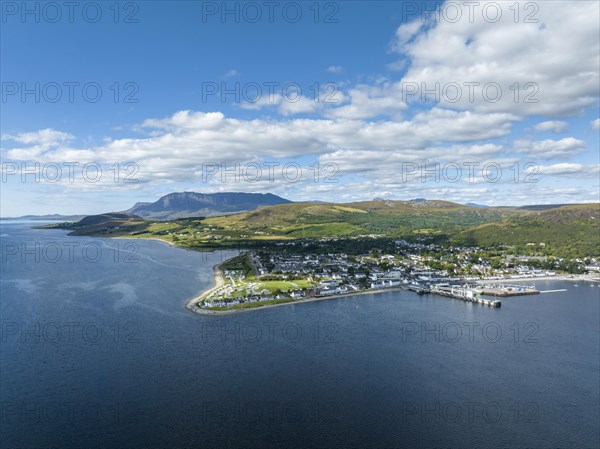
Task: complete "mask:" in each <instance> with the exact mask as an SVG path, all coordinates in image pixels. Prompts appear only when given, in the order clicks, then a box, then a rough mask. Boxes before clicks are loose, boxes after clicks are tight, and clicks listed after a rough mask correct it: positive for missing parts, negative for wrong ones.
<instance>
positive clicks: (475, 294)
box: [430, 284, 502, 307]
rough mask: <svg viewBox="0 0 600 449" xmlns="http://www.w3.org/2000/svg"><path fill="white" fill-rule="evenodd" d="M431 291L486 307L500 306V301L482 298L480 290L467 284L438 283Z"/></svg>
mask: <svg viewBox="0 0 600 449" xmlns="http://www.w3.org/2000/svg"><path fill="white" fill-rule="evenodd" d="M430 291H431V293H433V294H435V295H440V296H447V297H449V298H455V299H460V300H461V301H466V302H472V303H475V304H481V305H484V306H488V307H500V306H502V303H501V302H500V301H499V300H496V299H485V298H482V297H481V295H482V292H481V291H478V290H475V289H474V288H471V287H470V286H469V285H463V286H459V285H448V284H438V285H434V286H432V288H431V290H430Z"/></svg>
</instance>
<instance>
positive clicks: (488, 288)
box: [476, 284, 540, 297]
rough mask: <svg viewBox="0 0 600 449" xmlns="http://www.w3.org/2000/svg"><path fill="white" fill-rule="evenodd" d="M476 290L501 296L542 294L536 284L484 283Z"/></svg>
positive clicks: (484, 293) (488, 294)
mask: <svg viewBox="0 0 600 449" xmlns="http://www.w3.org/2000/svg"><path fill="white" fill-rule="evenodd" d="M476 290H477V291H481V293H482V294H483V295H487V296H500V297H508V296H524V295H539V294H540V291H539V290H536V288H535V285H511V284H484V285H479V286H477V288H476Z"/></svg>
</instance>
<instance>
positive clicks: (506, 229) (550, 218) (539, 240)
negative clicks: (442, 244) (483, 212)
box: [452, 204, 600, 257]
mask: <svg viewBox="0 0 600 449" xmlns="http://www.w3.org/2000/svg"><path fill="white" fill-rule="evenodd" d="M599 219H600V204H587V205H577V206H563V207H558V208H556V209H550V210H544V211H539V212H538V211H534V212H528V213H525V214H519V215H516V216H513V217H510V218H509V219H506V220H502V221H499V222H497V223H487V224H483V225H480V226H476V227H473V228H470V229H466V230H464V231H461V232H459V233H457V234H455V235H454V236H453V238H452V240H453V241H455V242H456V243H462V244H467V245H476V246H492V245H500V244H503V245H515V246H518V247H520V249H521V252H531V251H532V250H535V249H537V250H539V251H542V250H543V251H542V252H543V253H545V254H553V255H557V256H561V255H562V256H572V257H583V256H597V255H599V254H600V227H599V226H600V221H599Z"/></svg>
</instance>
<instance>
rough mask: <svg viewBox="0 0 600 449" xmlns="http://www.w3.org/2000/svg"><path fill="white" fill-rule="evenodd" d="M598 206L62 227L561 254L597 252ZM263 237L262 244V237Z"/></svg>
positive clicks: (225, 241) (330, 206)
mask: <svg viewBox="0 0 600 449" xmlns="http://www.w3.org/2000/svg"><path fill="white" fill-rule="evenodd" d="M599 218H600V205H599V204H581V205H568V206H558V207H552V208H545V209H542V210H538V209H537V208H536V209H534V210H531V209H523V208H517V207H487V208H480V207H471V206H466V205H463V204H458V203H452V202H449V201H439V200H423V201H418V202H415V201H391V200H373V201H362V202H355V203H345V204H336V203H314V202H311V203H289V204H280V205H275V206H264V207H261V208H259V209H257V210H253V211H250V212H243V213H237V214H230V215H221V216H217V217H208V218H204V217H187V218H178V219H175V220H170V221H145V220H144V219H143V217H140V216H139V215H132V214H123V213H120V214H119V213H111V214H101V215H94V216H91V217H86V218H85V219H83V220H81V221H79V222H78V223H74V224H66V225H62V226H60V225H59V226H55V227H63V228H66V229H70V230H71V231H72V233H73V234H74V235H97V236H104V235H110V236H117V235H129V236H132V237H139V238H160V239H163V240H166V241H169V242H174V243H176V244H177V245H179V246H184V247H190V248H203V247H220V246H232V245H239V246H244V245H246V246H247V245H252V246H253V247H256V245H264V242H267V241H275V242H276V241H286V240H288V241H289V240H296V239H313V240H314V239H321V238H332V239H357V238H359V239H370V238H382V239H398V238H402V239H418V238H421V237H428V238H432V239H435V240H436V241H438V242H444V241H446V242H449V243H452V244H455V245H465V246H478V247H493V246H505V247H514V248H515V252H518V253H527V254H532V253H533V254H550V255H556V256H564V257H586V256H599V255H600V228H599ZM261 242H263V243H261Z"/></svg>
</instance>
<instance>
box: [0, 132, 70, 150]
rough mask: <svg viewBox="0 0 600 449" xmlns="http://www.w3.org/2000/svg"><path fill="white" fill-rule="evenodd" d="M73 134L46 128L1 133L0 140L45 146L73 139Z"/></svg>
mask: <svg viewBox="0 0 600 449" xmlns="http://www.w3.org/2000/svg"><path fill="white" fill-rule="evenodd" d="M74 138H75V136H73V135H72V134H69V133H65V132H61V131H57V130H55V129H51V128H46V129H41V130H39V131H34V132H29V133H20V134H3V135H2V140H11V141H14V142H19V143H25V144H38V145H42V146H46V147H50V146H55V145H58V144H61V143H64V142H68V141H70V140H73V139H74Z"/></svg>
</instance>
